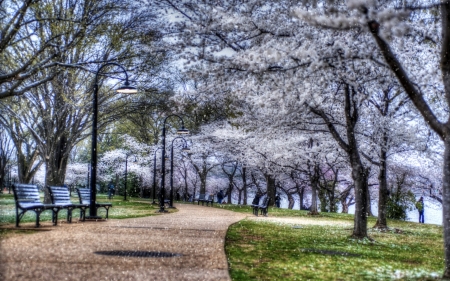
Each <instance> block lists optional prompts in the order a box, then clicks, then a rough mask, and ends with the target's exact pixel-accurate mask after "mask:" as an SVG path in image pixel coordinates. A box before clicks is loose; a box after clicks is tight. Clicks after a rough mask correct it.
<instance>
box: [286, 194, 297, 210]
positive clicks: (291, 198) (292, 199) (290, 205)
mask: <svg viewBox="0 0 450 281" xmlns="http://www.w3.org/2000/svg"><path fill="white" fill-rule="evenodd" d="M286 194H287V197H288V202H289V203H288V209H290V210H292V209H294V204H295V200H294V196H292V193H286Z"/></svg>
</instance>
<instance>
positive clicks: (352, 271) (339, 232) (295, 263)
mask: <svg viewBox="0 0 450 281" xmlns="http://www.w3.org/2000/svg"><path fill="white" fill-rule="evenodd" d="M217 207H218V208H224V209H229V210H232V211H237V212H243V213H249V214H251V208H250V207H247V206H241V207H239V206H232V205H220V206H219V205H218V206H217ZM269 216H272V217H277V216H278V217H310V218H311V216H309V215H308V214H307V211H298V210H286V209H277V208H270V210H269ZM313 218H314V220H324V221H352V220H353V215H348V214H331V213H322V214H321V215H320V216H314V217H313ZM374 223H375V218H369V224H368V226H369V236H370V237H371V238H372V239H374V241H373V242H371V241H370V240H368V239H366V240H362V241H359V240H354V239H351V238H350V235H351V232H352V228H349V227H348V226H347V227H345V226H317V225H296V226H293V225H288V224H280V223H270V222H264V221H251V220H243V221H240V222H238V223H236V224H234V225H232V226H231V227H230V228H229V230H228V233H227V236H226V242H225V250H226V254H227V257H228V262H229V266H230V275H231V277H232V279H233V280H438V279H439V278H438V277H439V276H441V274H442V271H443V268H444V259H443V258H444V252H443V236H442V227H441V226H436V225H424V224H417V223H412V222H403V221H389V223H388V224H389V226H390V227H391V231H388V232H379V231H376V230H373V229H372V228H371V227H372V226H373V225H374Z"/></svg>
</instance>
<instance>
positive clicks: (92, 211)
mask: <svg viewBox="0 0 450 281" xmlns="http://www.w3.org/2000/svg"><path fill="white" fill-rule="evenodd" d="M109 65H114V66H117V67H119V68H120V69H121V70H122V71H123V72H124V73H125V84H124V85H123V86H122V87H120V88H119V89H117V90H116V91H117V92H118V93H124V94H134V93H137V89H136V88H134V87H132V86H130V84H129V82H128V74H127V71H126V70H125V68H124V67H123V66H121V65H120V64H118V63H115V62H109V63H105V64H103V65H102V66H100V67H99V69H98V70H97V73H96V74H95V80H94V97H93V100H92V143H91V145H92V146H91V181H90V189H91V190H90V191H91V192H90V195H91V196H90V197H91V198H90V202H89V216H88V217H87V218H89V219H99V218H101V217H99V216H97V208H96V207H95V205H96V203H95V202H96V199H97V198H96V196H97V189H96V185H95V184H96V182H97V116H98V75H99V73H100V70H102V69H103V68H104V67H106V66H109Z"/></svg>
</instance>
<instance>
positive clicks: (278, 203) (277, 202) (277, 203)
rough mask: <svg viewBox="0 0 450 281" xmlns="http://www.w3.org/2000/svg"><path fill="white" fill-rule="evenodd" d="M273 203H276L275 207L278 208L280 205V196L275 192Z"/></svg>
mask: <svg viewBox="0 0 450 281" xmlns="http://www.w3.org/2000/svg"><path fill="white" fill-rule="evenodd" d="M275 205H277V208H280V206H281V197H280V194H279V193H277V196H275Z"/></svg>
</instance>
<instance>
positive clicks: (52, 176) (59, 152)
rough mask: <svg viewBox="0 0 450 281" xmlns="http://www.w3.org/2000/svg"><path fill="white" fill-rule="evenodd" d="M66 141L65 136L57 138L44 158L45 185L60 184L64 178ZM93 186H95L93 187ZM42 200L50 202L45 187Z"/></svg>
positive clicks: (66, 159)
mask: <svg viewBox="0 0 450 281" xmlns="http://www.w3.org/2000/svg"><path fill="white" fill-rule="evenodd" d="M66 149H67V142H66V138H65V137H61V138H60V139H59V142H58V145H57V146H56V147H55V149H54V150H52V151H51V155H49V158H48V159H46V162H45V165H46V171H45V186H61V185H63V184H64V180H65V178H66V169H67V163H68V160H69V158H68V157H69V152H70V151H67V150H66ZM94 188H95V187H94ZM44 190H45V192H44V193H45V197H44V202H45V203H46V204H50V203H51V198H50V194H49V193H48V190H47V189H46V188H45V189H44Z"/></svg>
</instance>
